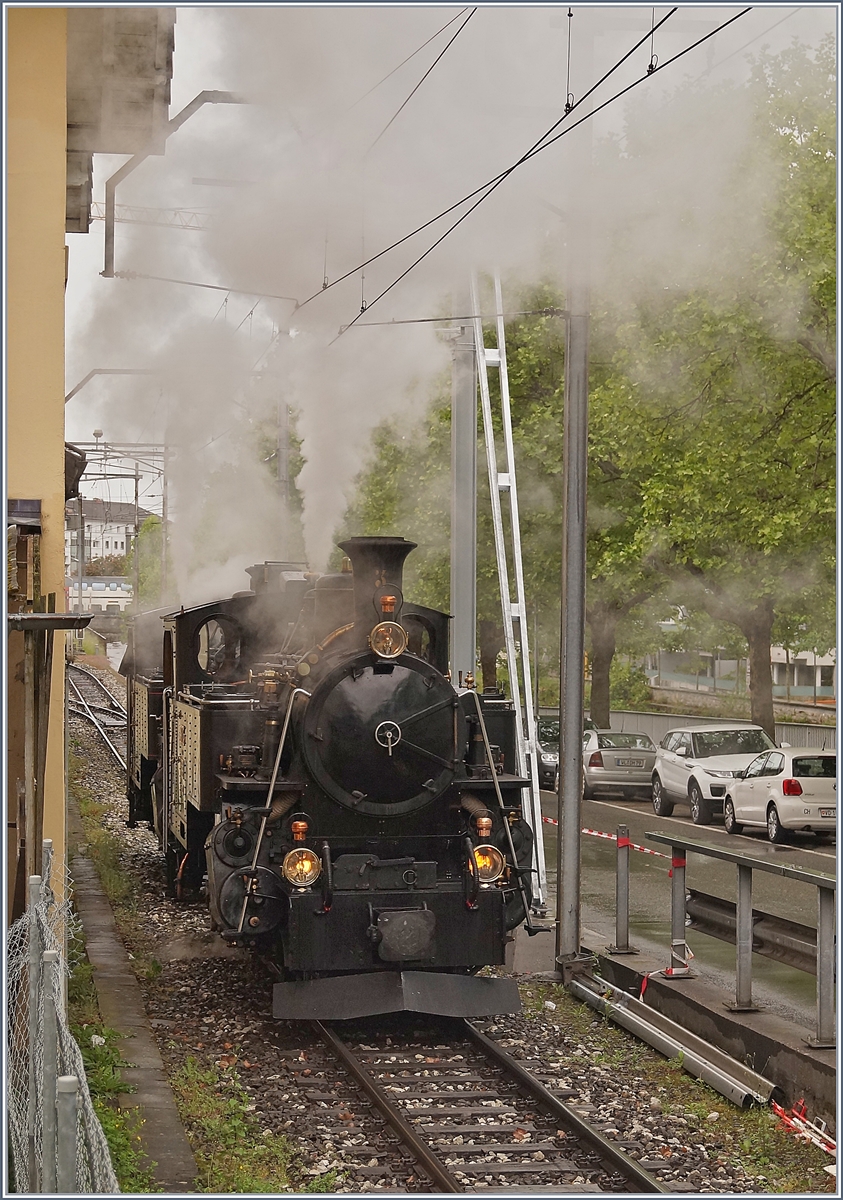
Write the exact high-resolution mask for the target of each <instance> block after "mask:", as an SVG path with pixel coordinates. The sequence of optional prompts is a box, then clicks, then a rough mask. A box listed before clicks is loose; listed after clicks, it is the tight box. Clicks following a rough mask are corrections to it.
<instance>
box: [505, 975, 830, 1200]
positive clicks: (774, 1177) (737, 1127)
mask: <svg viewBox="0 0 843 1200" xmlns="http://www.w3.org/2000/svg"><path fill="white" fill-rule="evenodd" d="M520 990H521V997H522V1000H523V1002H524V1014H525V1016H526V1018H527V1020H528V1021H530V1020H547V1019H551V1020H553V1021H554V1022H556V1023H557V1024H558V1025H559V1027H560V1032H562V1033H564V1034H566V1035H569V1036H570V1035H573V1036H574V1037H583V1038H587V1039H588V1041H589V1043H590V1044H591V1045H593V1047H594V1054H593V1055H592V1058H591V1061H592V1062H593V1063H595V1064H597V1065H601V1066H608V1067H613V1068H615V1069H616V1070H618V1071H620V1072H624V1073H628V1074H629V1075H635V1076H637V1077H638V1081H639V1084H640V1086H642V1087H645V1088H647V1089H648V1090H649V1091H651V1092H652V1093H654V1094H658V1098H659V1100H660V1101H661V1102H662V1107H663V1111H664V1112H665V1113H666V1114H670V1113H674V1114H676V1115H680V1116H683V1117H685V1118H686V1119H688V1115H689V1114H690V1115H691V1122H690V1123H691V1127H692V1129H693V1131H694V1133H695V1135H696V1140H697V1141H700V1142H704V1143H705V1144H706V1146H707V1147H708V1149H709V1153H710V1154H711V1156H712V1166H714V1167H715V1168H716V1167H717V1165H719V1164H720V1163H724V1164H733V1165H740V1166H742V1167H743V1169H744V1170H745V1171H746V1172H748V1173H749V1174H751V1175H754V1176H755V1175H763V1176H764V1177H765V1179H766V1184H765V1189H764V1190H765V1191H767V1192H773V1193H787V1192H809V1193H813V1194H817V1193H823V1192H830V1193H833V1192H835V1190H836V1185H835V1181H834V1180H833V1179H832V1177H831V1176H830V1175H827V1174H826V1173H825V1171H824V1170H823V1168H824V1167H825V1166H826V1165H827V1164H829V1163H831V1162H832V1161H833V1160H832V1159H831V1158H830V1156H829V1155H827V1154H826V1153H825V1151H823V1150H820V1149H819V1147H817V1146H813V1145H811V1144H810V1143H808V1142H805V1141H802V1140H800V1139H798V1138H796V1137H794V1136H793V1134H791V1133H788V1132H787V1130H785V1129H783V1128H782V1126H781V1124H780V1123H779V1120H778V1118H777V1117H776V1116H775V1114H774V1113H773V1112H772V1111H771V1110H770V1109H769V1108H767V1107H760V1106H756V1107H753V1108H749V1109H739V1108H737V1107H736V1106H735V1105H733V1104H731V1103H730V1102H729V1101H728V1100H726V1099H725V1098H724V1097H723V1096H721V1095H720V1094H719V1093H718V1092H715V1091H714V1089H713V1088H711V1087H709V1086H708V1084H706V1083H703V1081H702V1080H700V1079H695V1078H694V1077H692V1076H691V1075H688V1074H687V1073H686V1072H685V1071H684V1070H683V1069H682V1064H681V1062H680V1060H679V1059H669V1060H666V1059H665V1058H663V1057H662V1055H661V1054H659V1053H658V1052H657V1051H655V1050H653V1049H651V1047H649V1046H647V1045H646V1044H645V1043H643V1042H639V1041H638V1040H637V1039H635V1038H633V1037H631V1036H630V1035H629V1034H628V1033H626V1032H625V1031H624V1030H622V1029H619V1028H618V1026H616V1025H615V1024H614V1023H613V1022H612V1021H610V1020H609V1018H608V1017H603V1016H600V1015H599V1014H597V1013H596V1012H595V1011H594V1009H592V1008H590V1007H589V1006H588V1005H587V1004H582V1003H580V1002H579V1001H578V1000H575V999H574V997H573V996H571V995H570V994H569V993H568V992H566V991H565V990H564V988H562V987H561V986H558V985H556V984H529V983H528V984H523V983H522V984H521V988H520ZM546 1000H552V1001H553V1003H554V1004H555V1005H556V1009H555V1011H553V1012H551V1011H549V1010H547V1009H545V1008H544V1002H545V1001H546ZM661 1089H664V1092H663V1091H662V1090H661ZM713 1112H717V1113H719V1117H718V1119H717V1120H716V1121H712V1122H709V1120H708V1117H709V1114H710V1113H713Z"/></svg>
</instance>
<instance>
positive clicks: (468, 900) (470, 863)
mask: <svg viewBox="0 0 843 1200" xmlns="http://www.w3.org/2000/svg"><path fill="white" fill-rule="evenodd" d="M463 845H464V848H465V860H466V865H467V867H468V878H467V879H466V885H467V884H469V883H470V884H471V887H470V888H469V887H468V886H466V887H465V889H464V890H465V906H466V908H476V907H477V897H478V896H479V895H480V871H479V870H478V867H477V860H476V859H475V857H474V844H473V842H472V840H471V838H470V837H466V838H464V839H463Z"/></svg>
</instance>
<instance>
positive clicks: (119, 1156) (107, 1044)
mask: <svg viewBox="0 0 843 1200" xmlns="http://www.w3.org/2000/svg"><path fill="white" fill-rule="evenodd" d="M69 961H70V964H71V976H70V980H69V982H68V989H67V999H68V1017H69V1019H70V1030H71V1033H72V1034H73V1036H74V1038H75V1039H76V1041H77V1043H78V1045H79V1048H80V1050H81V1051H82V1061H83V1062H84V1064H85V1077H86V1079H87V1081H88V1089H89V1091H90V1093H91V1100H92V1102H93V1105H94V1111H95V1112H96V1114H97V1117H98V1118H99V1122H100V1124H101V1125H102V1129H103V1133H104V1134H105V1139H106V1141H107V1142H108V1149H109V1152H110V1154H111V1162H112V1165H113V1167H114V1171H115V1174H116V1175H117V1181H118V1183H119V1184H120V1190H121V1191H122V1192H152V1191H156V1190H159V1189H156V1188H155V1185H154V1183H153V1166H154V1164H151V1163H150V1161H149V1159H148V1158H147V1157H146V1155H145V1154H144V1152H143V1149H142V1145H141V1133H140V1130H141V1126H142V1122H141V1120H140V1117H139V1116H138V1114H137V1113H136V1112H133V1111H132V1110H131V1109H128V1110H124V1109H120V1108H118V1106H117V1096H118V1094H119V1093H121V1092H130V1091H131V1090H132V1089H131V1088H130V1087H127V1086H126V1084H124V1083H123V1081H122V1079H121V1076H120V1068H121V1066H125V1065H127V1064H126V1063H125V1062H124V1060H123V1056H122V1055H121V1053H120V1042H121V1041H122V1038H121V1037H120V1035H119V1034H118V1033H116V1032H115V1030H113V1029H109V1028H108V1027H107V1026H105V1025H103V1024H102V1021H101V1020H100V1015H99V1009H98V1008H97V994H96V989H95V987H94V980H93V969H92V967H91V964H90V963H89V962H88V960H87V958H86V957H85V954H84V946H83V945H82V943H81V942H80V941H79V940H78V939H76V938H74V939H72V940H71V943H70V947H69ZM93 1039H97V1041H99V1040H100V1039H102V1044H101V1045H97V1044H95V1043H94V1041H93Z"/></svg>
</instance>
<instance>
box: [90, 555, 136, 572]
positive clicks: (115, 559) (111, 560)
mask: <svg viewBox="0 0 843 1200" xmlns="http://www.w3.org/2000/svg"><path fill="white" fill-rule="evenodd" d="M85 574H86V575H125V574H126V555H125V554H105V555H103V556H102V558H89V559H86V560H85Z"/></svg>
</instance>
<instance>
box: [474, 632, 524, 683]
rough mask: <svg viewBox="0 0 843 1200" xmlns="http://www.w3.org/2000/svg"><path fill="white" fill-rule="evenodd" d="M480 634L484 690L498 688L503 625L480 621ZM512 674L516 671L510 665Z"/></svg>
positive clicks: (481, 670) (481, 674)
mask: <svg viewBox="0 0 843 1200" xmlns="http://www.w3.org/2000/svg"><path fill="white" fill-rule="evenodd" d="M478 632H479V634H480V676H481V682H482V684H483V687H484V688H490V687H497V683H498V670H497V660H498V654H499V653H500V651H501V650H503V625H500V624H499V623H498V622H497V621H478ZM509 669H510V674H511V672H512V671H513V670H515V669H516V665H515V664H511V665H510V668H509Z"/></svg>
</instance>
